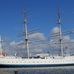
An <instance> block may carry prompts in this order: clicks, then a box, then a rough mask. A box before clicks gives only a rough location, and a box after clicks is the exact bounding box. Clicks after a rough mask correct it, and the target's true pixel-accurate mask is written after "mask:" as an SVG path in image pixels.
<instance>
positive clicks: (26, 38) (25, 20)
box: [24, 17, 29, 58]
mask: <svg viewBox="0 0 74 74" xmlns="http://www.w3.org/2000/svg"><path fill="white" fill-rule="evenodd" d="M24 27H25V42H26V49H27V57H28V58H29V46H28V30H27V18H26V17H25V18H24Z"/></svg>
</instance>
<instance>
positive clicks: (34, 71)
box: [0, 69, 74, 74]
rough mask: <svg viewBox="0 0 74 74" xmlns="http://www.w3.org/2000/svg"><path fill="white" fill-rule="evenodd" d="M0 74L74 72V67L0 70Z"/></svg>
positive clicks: (65, 73)
mask: <svg viewBox="0 0 74 74" xmlns="http://www.w3.org/2000/svg"><path fill="white" fill-rule="evenodd" d="M0 74H74V69H32V70H19V71H17V73H16V72H15V71H0Z"/></svg>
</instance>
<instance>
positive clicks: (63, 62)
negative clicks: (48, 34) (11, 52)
mask: <svg viewBox="0 0 74 74" xmlns="http://www.w3.org/2000/svg"><path fill="white" fill-rule="evenodd" d="M58 24H59V28H60V32H59V41H60V49H61V53H60V55H59V56H54V57H50V56H43V57H40V55H38V56H37V57H30V55H29V45H28V31H27V21H26V19H25V20H24V26H25V42H26V49H27V58H22V57H16V56H7V55H6V54H5V53H4V52H3V51H2V50H3V48H2V39H1V37H0V50H1V51H0V69H1V68H3V69H4V68H7V69H9V68H14V69H15V68H20V69H22V68H24V69H32V68H34V69H35V68H51V67H53V68H59V67H61V68H63V67H74V56H64V55H63V54H64V53H63V48H62V34H61V23H60V16H59V15H58Z"/></svg>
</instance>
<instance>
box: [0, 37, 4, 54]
mask: <svg viewBox="0 0 74 74" xmlns="http://www.w3.org/2000/svg"><path fill="white" fill-rule="evenodd" d="M2 52H3V48H2V38H1V36H0V55H2Z"/></svg>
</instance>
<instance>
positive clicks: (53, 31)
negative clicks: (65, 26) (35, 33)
mask: <svg viewBox="0 0 74 74" xmlns="http://www.w3.org/2000/svg"><path fill="white" fill-rule="evenodd" d="M59 32H60V29H59V27H54V28H53V29H52V33H59Z"/></svg>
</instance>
